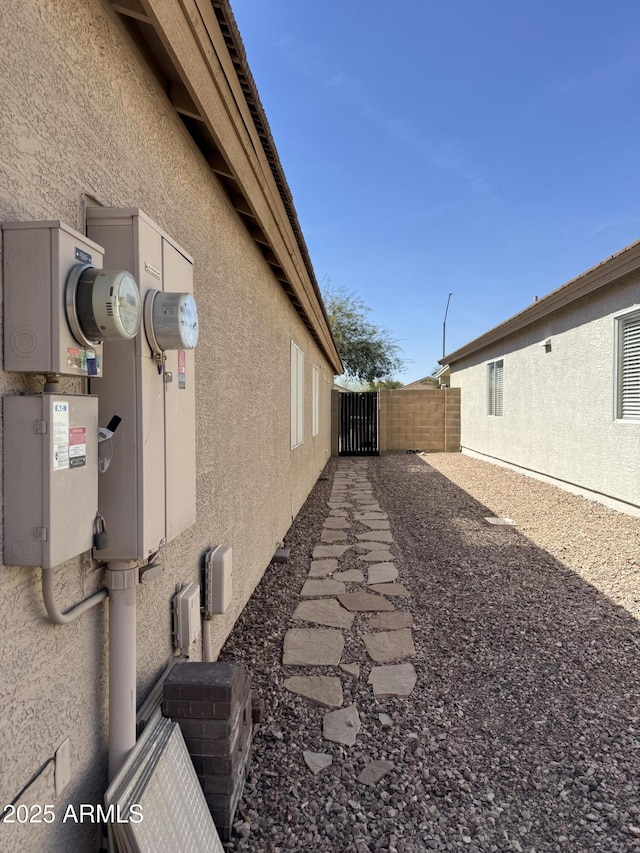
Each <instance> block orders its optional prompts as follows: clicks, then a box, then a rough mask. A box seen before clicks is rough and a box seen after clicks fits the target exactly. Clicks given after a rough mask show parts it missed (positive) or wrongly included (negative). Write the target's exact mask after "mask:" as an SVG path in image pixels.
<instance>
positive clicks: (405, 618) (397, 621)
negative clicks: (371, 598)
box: [369, 610, 413, 631]
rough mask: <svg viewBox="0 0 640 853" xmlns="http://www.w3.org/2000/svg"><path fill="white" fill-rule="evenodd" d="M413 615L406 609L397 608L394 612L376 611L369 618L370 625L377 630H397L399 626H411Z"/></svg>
mask: <svg viewBox="0 0 640 853" xmlns="http://www.w3.org/2000/svg"><path fill="white" fill-rule="evenodd" d="M412 626H413V616H412V615H411V613H407V612H406V611H405V610H396V611H394V612H393V613H376V615H375V616H372V617H371V618H370V619H369V627H370V628H375V629H376V630H378V629H381V630H383V631H396V630H398V629H399V628H411V627H412Z"/></svg>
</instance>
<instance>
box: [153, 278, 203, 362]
mask: <svg viewBox="0 0 640 853" xmlns="http://www.w3.org/2000/svg"><path fill="white" fill-rule="evenodd" d="M145 329H146V332H147V339H148V341H149V344H150V346H151V349H152V350H153V351H154V352H156V353H157V352H165V350H179V349H194V347H195V345H196V344H197V343H198V309H197V307H196V301H195V299H194V298H193V296H192V295H191V294H190V293H162V291H160V290H154V291H149V292H148V293H147V296H146V297H145Z"/></svg>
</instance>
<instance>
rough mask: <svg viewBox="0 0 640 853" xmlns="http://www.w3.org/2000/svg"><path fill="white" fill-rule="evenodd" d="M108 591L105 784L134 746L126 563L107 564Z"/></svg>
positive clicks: (131, 613)
mask: <svg viewBox="0 0 640 853" xmlns="http://www.w3.org/2000/svg"><path fill="white" fill-rule="evenodd" d="M104 580H105V586H106V587H107V589H108V590H109V781H110V782H111V781H112V780H113V778H114V776H115V775H116V773H117V772H118V770H119V769H120V768H121V767H122V764H123V763H124V761H125V759H126V757H127V756H128V755H129V753H130V752H131V750H132V749H133V747H134V746H135V744H136V585H137V583H138V572H137V570H136V569H132V568H131V567H130V563H127V562H121V561H117V560H115V561H113V562H110V563H108V564H107V569H106V571H105V578H104Z"/></svg>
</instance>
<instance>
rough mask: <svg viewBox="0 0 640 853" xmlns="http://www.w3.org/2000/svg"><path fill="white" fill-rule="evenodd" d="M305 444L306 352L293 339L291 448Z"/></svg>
mask: <svg viewBox="0 0 640 853" xmlns="http://www.w3.org/2000/svg"><path fill="white" fill-rule="evenodd" d="M301 444H304V352H303V351H302V350H301V349H300V347H299V346H298V345H297V344H296V343H294V341H291V450H294V449H295V448H296V447H300V445H301Z"/></svg>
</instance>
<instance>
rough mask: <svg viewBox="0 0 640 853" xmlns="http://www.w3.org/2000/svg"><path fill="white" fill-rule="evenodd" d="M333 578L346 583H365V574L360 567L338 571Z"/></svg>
mask: <svg viewBox="0 0 640 853" xmlns="http://www.w3.org/2000/svg"><path fill="white" fill-rule="evenodd" d="M333 579H334V580H336V581H343V582H345V583H363V582H364V575H363V573H362V572H361V571H360V569H347V570H346V572H336V573H335V575H334V576H333Z"/></svg>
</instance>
